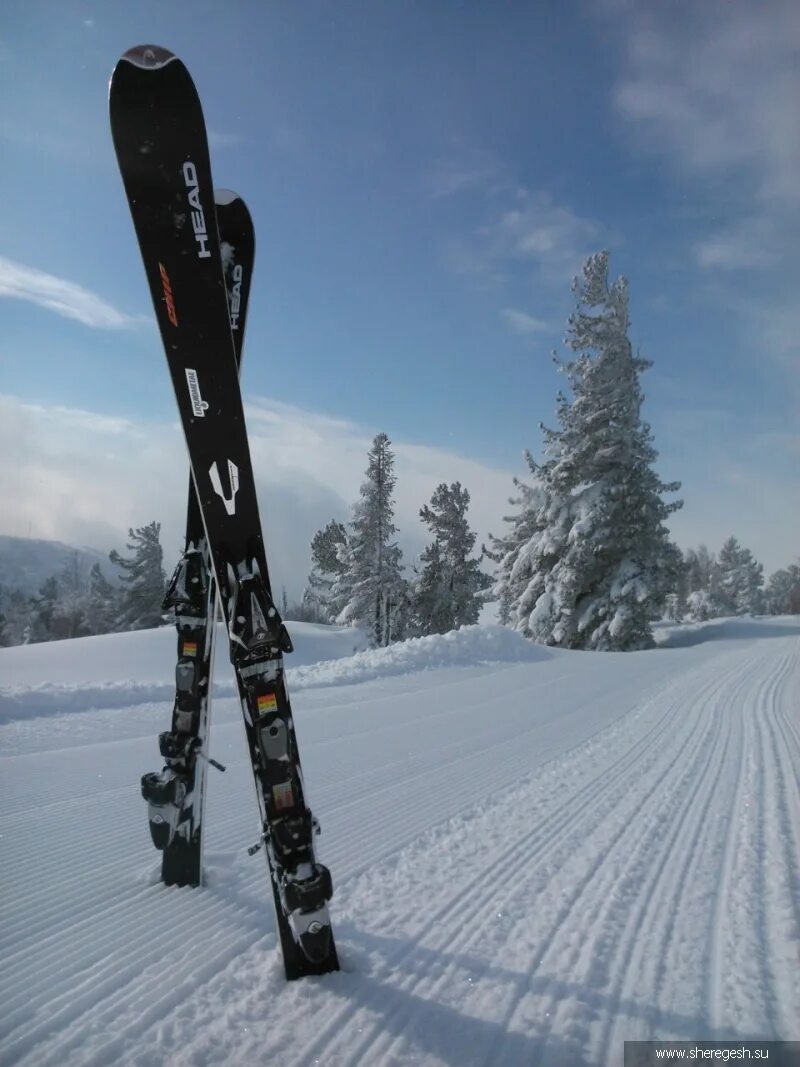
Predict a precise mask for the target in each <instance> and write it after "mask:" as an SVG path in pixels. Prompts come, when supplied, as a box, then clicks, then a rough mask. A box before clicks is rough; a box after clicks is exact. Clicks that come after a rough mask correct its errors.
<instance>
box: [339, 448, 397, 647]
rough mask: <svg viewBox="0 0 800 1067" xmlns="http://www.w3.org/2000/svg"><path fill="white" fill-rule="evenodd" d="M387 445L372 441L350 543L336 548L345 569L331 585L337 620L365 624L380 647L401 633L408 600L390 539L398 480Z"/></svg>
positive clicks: (354, 512) (394, 528) (354, 515)
mask: <svg viewBox="0 0 800 1067" xmlns="http://www.w3.org/2000/svg"><path fill="white" fill-rule="evenodd" d="M390 444H391V441H390V440H389V438H388V436H387V435H386V434H385V433H379V434H377V435H376V437H375V439H374V440H373V442H372V448H371V449H370V452H369V456H368V461H367V471H366V481H365V482H364V483H363V485H362V486H361V499H360V500H359V501H358V502H357V503H356V504H354V505H353V518H352V521H351V523H350V530H351V533H350V537H349V543H348V544H347V545H342V546H339V548H338V549H337V551H338V554H339V560H340V562H341V563H342V566H343V572H342V575H341V577H340V579H339V581H338V582H337V583H335V586H334V595H335V596H337V597H339V598H340V603H342V602H343V603H342V607H341V608H340V611H339V615H338V617H337V621H338V622H340V623H344V624H350V625H353V626H363V627H365V628H366V629H367V630H368V631H369V632H370V634H371V637H372V642H373V644H374V645H376V646H378V647H381V646H385V645H388V644H390V642H391V641H393V640H397V639H398V637H399V636H400V634H399V633H398V624H399V622H400V619H401V617H402V607H403V605H404V603H405V601H406V598H407V592H406V588H405V586H406V582H405V579H404V578H403V575H402V571H401V560H402V553H401V551H400V548H399V547H398V545H397V544H396V543H395V542H394V541H392V540H391V538H392V536H393V534H395V533H396V532H397V528H396V527H395V525H394V522H393V521H392V520H393V517H394V501H393V499H392V492H393V490H394V486H395V482H396V478H395V475H394V456H393V454H392V451H391V449H390V447H389V446H390Z"/></svg>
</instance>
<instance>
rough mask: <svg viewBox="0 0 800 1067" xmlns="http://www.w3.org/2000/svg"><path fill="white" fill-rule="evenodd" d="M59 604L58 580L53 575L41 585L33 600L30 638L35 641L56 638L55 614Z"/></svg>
mask: <svg viewBox="0 0 800 1067" xmlns="http://www.w3.org/2000/svg"><path fill="white" fill-rule="evenodd" d="M57 605H58V581H57V580H56V577H55V575H51V576H50V577H49V578H47V579H46V580H45V581H44V582H42V584H41V586H40V587H39V592H38V594H37V595H36V596H34V597H33V598H32V600H31V621H30V628H29V630H28V640H29V641H32V642H34V643H36V642H39V641H52V640H54V638H55V633H54V630H53V616H54V614H55V611H56V608H57Z"/></svg>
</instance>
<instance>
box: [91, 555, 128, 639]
mask: <svg viewBox="0 0 800 1067" xmlns="http://www.w3.org/2000/svg"><path fill="white" fill-rule="evenodd" d="M119 609H120V605H119V594H118V592H117V590H116V589H115V588H114V586H112V585H111V583H110V582H109V581H108V579H107V578H106V576H105V575H104V574H103V571H102V568H101V567H100V564H99V563H94V564H92V569H91V570H90V571H89V606H88V620H89V626H90V628H91V631H92V633H93V634H108V633H111V632H112V631H113V630H114V625H115V622H116V619H117V617H118V615H119Z"/></svg>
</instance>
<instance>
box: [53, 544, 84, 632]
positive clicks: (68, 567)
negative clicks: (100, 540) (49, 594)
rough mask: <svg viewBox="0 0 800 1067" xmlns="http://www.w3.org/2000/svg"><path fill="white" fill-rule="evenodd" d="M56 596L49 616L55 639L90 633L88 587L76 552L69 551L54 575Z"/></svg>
mask: <svg viewBox="0 0 800 1067" xmlns="http://www.w3.org/2000/svg"><path fill="white" fill-rule="evenodd" d="M56 582H57V585H58V598H57V600H56V604H55V608H54V610H53V614H52V618H51V630H52V633H53V637H54V638H55V639H56V640H61V639H63V638H67V637H86V636H87V635H88V634H89V633H91V630H90V627H89V620H88V608H89V587H88V583H87V581H86V579H85V578H84V576H83V575H82V574H81V566H80V559H79V557H78V553H77V552H70V554H69V555H68V556H67V557H66V559H65V560H64V563H63V564H62V567H61V570H60V571H59V572H58V575H57V576H56Z"/></svg>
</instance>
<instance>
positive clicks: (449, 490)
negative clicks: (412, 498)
mask: <svg viewBox="0 0 800 1067" xmlns="http://www.w3.org/2000/svg"><path fill="white" fill-rule="evenodd" d="M468 507H469V493H468V492H467V490H466V489H464V488H462V486H461V483H460V482H453V483H452V485H450V486H448V485H447V484H446V483H445V482H442V483H441V485H438V486H437V487H436V489H435V490H434V493H433V495H432V496H431V501H430V504H426V505H425V506H424V507H422V508H420V512H419V514H420V518H421V519H422V520H423V522H424V523H425V524H426V525H427V526H428V528H429V530H430V531H431V533H432V534H433V538H434V539H433V541H432V542H431V544H429V545H428V547H427V548H426V549H425V551H424V552H423V553H422V556H421V557H420V562H421V564H422V570H421V572H420V575H419V578H418V579H417V582H416V585H415V589H414V598H413V610H414V622H415V629H416V630H417V631H418V632H420V633H422V634H443V633H447V632H448V630H456V629H458V627H459V626H470V625H472V624H474V623H476V622H477V621H478V615H479V614H480V610H481V605H482V603H483V598H482V597H481V593H482V592H483V591H484V590H485V589H487V588H488V587H489V586H490V585H491V584H492V580H491V578H489V577H488V575H486V574H484V573H483V571H481V569H480V560H477V559H470V555H471V553H472V550H473V549H474V547H475V540H476V534H474V533H473V532H472V531H471V530H470V528H469V523H468V522H467V508H468Z"/></svg>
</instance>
